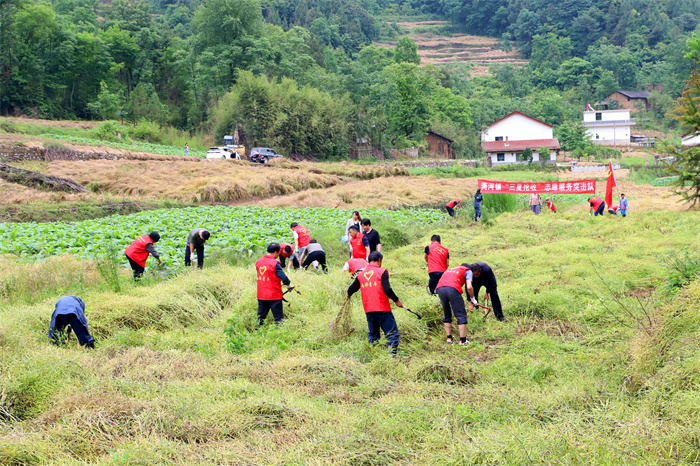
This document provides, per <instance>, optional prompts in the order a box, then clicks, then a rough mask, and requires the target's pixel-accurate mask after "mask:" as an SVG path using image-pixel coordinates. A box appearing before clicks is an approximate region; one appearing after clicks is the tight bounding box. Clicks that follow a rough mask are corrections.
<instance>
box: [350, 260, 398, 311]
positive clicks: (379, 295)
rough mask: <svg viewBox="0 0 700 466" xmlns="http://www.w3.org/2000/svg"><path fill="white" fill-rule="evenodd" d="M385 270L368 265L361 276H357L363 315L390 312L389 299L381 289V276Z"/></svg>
mask: <svg viewBox="0 0 700 466" xmlns="http://www.w3.org/2000/svg"><path fill="white" fill-rule="evenodd" d="M384 272H386V270H385V269H382V268H379V267H377V266H376V265H374V264H369V265H368V266H367V267H366V268H365V270H363V271H362V273H361V274H359V275H358V276H357V279H358V280H359V281H360V292H361V293H362V306H363V307H364V308H365V313H368V312H391V303H390V302H389V297H388V296H387V295H386V293H384V288H382V275H384Z"/></svg>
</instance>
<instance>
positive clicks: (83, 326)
mask: <svg viewBox="0 0 700 466" xmlns="http://www.w3.org/2000/svg"><path fill="white" fill-rule="evenodd" d="M71 329H72V330H73V332H74V333H75V336H76V337H78V341H79V342H80V344H81V345H83V346H87V347H88V348H94V347H95V339H94V338H92V336H91V335H90V330H88V323H87V319H86V318H85V303H84V302H83V300H82V299H80V298H78V297H77V296H64V297H63V298H61V299H59V300H58V302H57V303H56V309H55V310H54V311H53V315H52V316H51V326H50V327H49V339H50V340H51V342H52V343H53V344H55V345H62V344H64V343H65V342H66V341H67V340H68V338H69V337H70V331H71Z"/></svg>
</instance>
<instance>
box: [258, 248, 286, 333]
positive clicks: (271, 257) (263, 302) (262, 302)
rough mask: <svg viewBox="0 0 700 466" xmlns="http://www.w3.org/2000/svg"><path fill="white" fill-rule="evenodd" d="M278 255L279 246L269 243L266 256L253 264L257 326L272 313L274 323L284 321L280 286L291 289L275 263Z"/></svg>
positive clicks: (282, 272)
mask: <svg viewBox="0 0 700 466" xmlns="http://www.w3.org/2000/svg"><path fill="white" fill-rule="evenodd" d="M279 255H280V245H279V244H277V243H270V245H269V246H268V247H267V254H265V255H264V256H263V257H262V258H260V259H258V261H257V262H256V263H255V271H256V276H257V283H258V324H259V326H260V325H263V324H264V323H265V318H266V317H267V314H268V313H269V312H270V311H272V316H273V317H274V318H275V323H276V324H279V323H280V322H282V320H283V319H284V309H283V307H282V299H283V298H284V293H282V284H285V285H287V291H289V290H291V289H293V288H294V287H293V286H291V282H290V281H289V278H287V276H286V275H285V274H284V270H282V265H281V264H280V263H279V262H278V261H277V258H278V257H279Z"/></svg>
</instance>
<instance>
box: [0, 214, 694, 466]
mask: <svg viewBox="0 0 700 466" xmlns="http://www.w3.org/2000/svg"><path fill="white" fill-rule="evenodd" d="M564 210H565V209H564ZM390 227H391V225H384V224H383V225H377V228H378V229H379V231H380V233H384V232H385V231H388V228H390ZM380 228H381V229H380ZM433 233H437V234H440V235H441V236H442V242H443V244H444V245H445V246H447V247H448V248H450V252H451V259H452V263H460V262H471V261H477V260H481V261H485V262H487V263H489V264H490V265H492V266H493V267H494V270H495V272H496V275H497V277H498V281H499V291H500V294H501V298H502V300H503V302H504V312H505V314H506V316H507V318H508V322H506V323H503V324H501V323H498V322H496V321H495V320H494V319H493V318H489V319H487V320H486V321H484V320H483V319H482V318H481V317H480V316H479V314H477V313H476V312H471V313H470V323H469V325H468V329H469V330H468V331H469V338H470V340H472V344H471V345H470V346H468V347H466V348H465V347H459V346H447V345H446V344H445V343H444V342H443V338H444V336H443V333H444V331H443V330H442V323H441V311H440V310H439V309H438V307H437V301H436V300H435V299H434V298H430V297H428V296H427V295H426V294H425V284H426V282H427V270H426V268H425V263H424V260H423V248H424V247H425V245H427V244H428V243H429V237H430V235H431V234H433ZM323 234H324V235H327V236H324V237H323V238H322V239H323V241H324V242H325V243H326V244H327V249H329V250H330V252H331V255H330V265H331V269H332V271H331V273H330V274H329V275H322V274H315V273H305V272H296V273H293V274H292V275H291V279H292V281H293V283H295V284H297V285H298V286H299V289H300V290H301V293H302V294H301V295H296V294H294V295H290V297H289V303H288V304H286V305H285V306H286V307H285V312H286V313H287V315H288V319H287V321H286V322H285V323H284V324H283V325H282V326H280V327H278V328H275V327H274V326H270V327H266V328H264V329H262V330H258V331H256V330H254V322H255V309H256V298H255V274H254V272H253V270H252V269H251V266H250V265H247V266H243V265H242V264H241V263H239V265H234V266H231V265H227V264H226V263H225V261H224V259H223V258H220V261H219V263H217V264H214V263H213V262H214V261H208V262H206V264H205V268H204V270H202V271H201V272H196V271H191V272H190V271H185V272H183V273H180V274H178V275H176V276H174V277H173V278H170V279H165V278H162V277H158V276H153V277H150V278H149V279H148V280H146V281H144V282H143V283H141V284H133V283H131V281H130V280H128V278H127V277H126V276H122V277H121V280H122V281H121V292H115V291H113V290H111V289H110V288H109V287H107V286H103V285H102V284H100V283H99V282H94V281H93V280H94V277H93V278H90V277H91V276H88V275H85V276H84V277H83V280H82V281H83V285H82V288H81V289H80V294H81V296H82V297H83V299H84V300H85V301H86V303H87V317H88V319H89V322H90V325H91V329H92V331H93V333H94V334H95V336H96V338H97V349H96V350H94V351H85V350H83V349H82V348H79V347H77V346H76V344H75V342H74V341H73V342H71V343H69V345H68V346H67V347H65V348H55V347H53V346H50V345H48V344H47V343H46V330H47V326H48V320H49V317H50V315H51V311H52V307H53V304H54V302H55V300H56V299H57V298H58V297H60V296H61V295H62V294H63V293H64V292H69V291H73V290H74V289H77V288H72V286H76V287H77V286H78V285H77V284H74V285H71V284H63V285H60V286H62V287H63V289H58V288H57V284H55V283H36V284H35V285H34V288H43V289H44V290H45V293H44V294H42V295H41V300H39V301H35V302H34V301H33V303H32V304H23V303H24V302H25V301H23V300H21V299H15V300H14V301H12V302H10V301H9V297H7V296H5V297H2V296H0V463H1V464H109V465H127V464H280V465H281V464H300V465H301V464H342V465H356V464H366V465H374V464H377V465H379V464H430V465H432V464H446V465H458V464H572V465H573V464H605V465H608V464H615V465H619V464H645V465H646V464H691V463H695V462H697V461H699V460H700V446H699V444H698V435H699V427H700V426H699V424H698V419H700V395H698V393H700V391H699V389H700V343H698V342H700V330H698V329H699V328H700V317H699V316H700V312H699V311H700V305H699V304H698V303H699V302H700V282H698V280H697V278H695V279H692V280H690V281H689V282H685V285H683V286H682V287H681V288H679V289H677V291H675V292H674V293H673V294H662V293H661V292H659V293H658V294H656V293H655V292H654V290H655V289H656V288H657V287H663V286H665V285H666V284H667V283H668V281H667V278H666V277H667V273H668V272H667V267H668V266H667V265H666V264H665V262H664V261H663V260H662V259H663V258H664V257H667V256H669V255H671V254H672V253H673V252H674V251H678V250H681V249H683V248H686V247H687V246H688V245H692V244H698V241H699V240H700V220H698V217H697V215H696V214H694V213H688V212H681V213H677V212H636V213H635V215H633V216H628V217H627V218H625V219H621V218H619V217H613V216H604V217H602V218H600V217H594V218H591V217H588V216H587V215H586V214H585V212H566V211H564V212H561V213H560V214H557V215H556V216H555V215H540V216H534V215H532V214H531V213H529V212H521V211H516V212H510V213H504V214H501V215H500V216H498V217H497V218H495V219H493V220H492V221H491V222H489V224H479V225H474V224H473V223H472V222H470V221H469V220H468V218H466V217H465V216H462V217H461V218H458V219H457V220H456V221H455V222H454V223H452V224H449V225H443V226H439V227H435V228H434V229H425V228H423V229H421V227H420V225H415V226H412V227H411V228H407V229H406V230H405V231H404V232H403V234H404V236H401V234H400V233H392V234H391V235H388V236H392V239H391V241H388V243H387V245H386V248H385V251H384V252H385V257H386V261H385V263H384V266H385V267H386V268H387V269H388V270H389V271H390V276H391V281H392V285H393V288H394V289H395V291H396V292H397V294H398V295H399V296H400V297H401V298H402V300H403V301H404V303H405V304H406V305H408V306H409V307H411V309H412V310H414V311H416V312H419V313H422V314H423V315H424V316H425V317H424V318H423V319H422V320H417V319H416V318H415V317H413V316H412V315H411V314H408V313H406V312H405V311H402V310H401V309H398V310H395V312H394V314H395V316H396V319H397V321H398V325H399V329H400V331H401V338H402V342H401V346H400V357H399V358H398V359H397V360H394V359H392V358H390V357H389V356H388V355H387V354H386V352H385V350H384V348H383V347H382V346H381V345H380V346H379V347H370V346H369V345H368V344H367V343H366V336H365V329H366V323H365V317H364V314H363V312H362V309H361V305H360V299H359V297H358V296H356V297H354V298H353V301H352V307H351V318H352V325H353V327H355V328H356V331H355V332H354V333H352V334H351V335H350V336H349V337H347V338H343V339H337V338H335V337H334V336H333V334H332V332H331V331H330V329H329V327H328V324H329V322H331V321H333V320H334V318H335V316H336V314H337V312H338V310H339V308H340V306H341V303H342V302H343V299H344V292H345V289H346V287H347V286H348V284H349V277H348V276H347V275H346V274H343V273H342V272H340V271H339V268H340V266H341V265H342V263H343V262H344V260H345V257H346V256H345V255H344V254H343V253H344V250H343V247H342V246H339V245H337V244H332V242H333V237H334V235H333V232H331V231H328V232H326V233H323ZM341 234H342V232H337V234H336V235H335V236H337V237H339V236H340V235H341ZM43 264H44V263H38V264H34V265H32V267H35V268H33V269H31V270H32V272H33V273H31V274H29V273H28V274H27V279H29V278H30V277H33V276H42V275H45V274H42V267H43ZM71 264H72V265H71ZM76 264H77V265H76ZM80 264H84V263H81V262H77V261H73V262H72V263H70V264H69V263H66V264H63V267H65V269H66V275H68V272H70V271H71V270H74V269H75V268H76V267H80V266H81V265H80ZM47 267H48V265H47ZM596 270H597V273H596V272H595V271H596ZM45 271H46V272H47V273H49V272H50V273H53V274H55V273H56V272H55V271H52V270H50V269H49V268H47V269H46V270H45ZM70 273H73V272H70ZM76 280H78V279H77V277H76ZM603 282H605V284H606V285H607V286H605V285H604V284H603ZM608 287H609V289H608ZM636 296H640V300H641V302H642V303H646V304H644V306H640V304H639V303H638V301H637V298H636ZM16 298H19V297H16ZM617 300H619V304H618V301H617ZM621 306H625V307H626V308H627V309H628V311H629V312H627V311H624V310H623V308H622V307H621ZM647 313H648V314H649V318H647Z"/></svg>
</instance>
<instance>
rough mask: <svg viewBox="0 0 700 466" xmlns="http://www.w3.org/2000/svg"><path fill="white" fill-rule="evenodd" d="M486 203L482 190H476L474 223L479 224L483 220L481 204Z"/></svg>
mask: <svg viewBox="0 0 700 466" xmlns="http://www.w3.org/2000/svg"><path fill="white" fill-rule="evenodd" d="M483 201H484V197H483V196H482V195H481V189H477V190H476V194H474V221H475V222H478V221H479V219H480V218H481V203H482V202H483Z"/></svg>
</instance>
